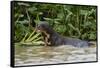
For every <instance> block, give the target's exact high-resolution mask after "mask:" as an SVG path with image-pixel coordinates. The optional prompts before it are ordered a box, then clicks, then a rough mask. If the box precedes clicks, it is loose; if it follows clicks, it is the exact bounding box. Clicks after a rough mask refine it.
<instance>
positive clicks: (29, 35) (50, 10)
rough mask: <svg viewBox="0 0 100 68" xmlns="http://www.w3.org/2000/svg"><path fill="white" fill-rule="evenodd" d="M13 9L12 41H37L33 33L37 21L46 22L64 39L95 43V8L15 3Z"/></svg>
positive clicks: (38, 35) (36, 35) (37, 35)
mask: <svg viewBox="0 0 100 68" xmlns="http://www.w3.org/2000/svg"><path fill="white" fill-rule="evenodd" d="M13 10H14V25H15V37H14V38H15V42H19V41H24V40H25V39H26V40H27V41H32V40H33V41H34V40H39V39H40V37H41V36H40V34H36V33H35V31H33V30H34V27H35V26H36V23H38V21H47V22H48V23H49V24H50V25H51V26H52V27H53V29H54V30H55V31H57V32H58V33H59V34H61V35H63V36H68V37H74V38H80V39H83V40H96V34H97V32H96V23H97V20H96V17H97V16H96V12H97V11H96V7H95V6H81V5H61V4H42V3H41V4H40V3H22V2H15V3H14V8H13ZM29 23H31V24H29ZM31 25H32V26H33V28H32V27H31ZM37 37H38V38H37Z"/></svg>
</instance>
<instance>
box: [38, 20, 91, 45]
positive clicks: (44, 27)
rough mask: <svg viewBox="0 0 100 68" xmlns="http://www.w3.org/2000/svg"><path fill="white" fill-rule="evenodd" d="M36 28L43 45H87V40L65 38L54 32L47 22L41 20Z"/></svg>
mask: <svg viewBox="0 0 100 68" xmlns="http://www.w3.org/2000/svg"><path fill="white" fill-rule="evenodd" d="M36 30H37V31H39V32H41V33H42V36H43V38H44V42H45V46H58V45H71V46H74V47H89V46H90V43H89V42H88V41H84V40H80V39H75V38H67V37H63V36H61V35H59V34H58V33H57V32H55V31H54V30H53V29H52V28H51V27H50V26H49V24H48V23H45V22H41V23H39V24H38V25H37V26H36Z"/></svg>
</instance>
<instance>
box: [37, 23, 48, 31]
mask: <svg viewBox="0 0 100 68" xmlns="http://www.w3.org/2000/svg"><path fill="white" fill-rule="evenodd" d="M48 28H49V24H48V23H47V22H39V23H38V24H37V25H36V32H47V31H48Z"/></svg>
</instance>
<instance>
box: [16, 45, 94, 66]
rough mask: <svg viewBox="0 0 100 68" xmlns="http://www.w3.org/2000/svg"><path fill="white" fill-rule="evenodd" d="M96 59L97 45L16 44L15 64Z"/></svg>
mask: <svg viewBox="0 0 100 68" xmlns="http://www.w3.org/2000/svg"><path fill="white" fill-rule="evenodd" d="M88 61H96V47H95V46H93V47H89V48H75V47H72V46H67V45H61V46H58V47H49V46H47V47H46V46H30V45H29V46H28V45H27V46H25V45H23V46H15V65H16V66H21V65H38V64H55V63H71V62H88Z"/></svg>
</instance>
